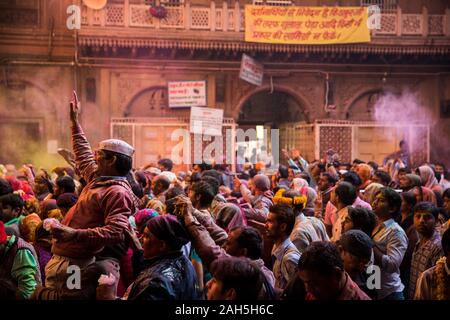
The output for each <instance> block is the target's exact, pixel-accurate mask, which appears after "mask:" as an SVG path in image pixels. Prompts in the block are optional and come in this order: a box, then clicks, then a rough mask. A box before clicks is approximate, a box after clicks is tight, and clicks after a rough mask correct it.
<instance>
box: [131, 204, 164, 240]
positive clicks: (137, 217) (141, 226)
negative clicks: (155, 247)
mask: <svg viewBox="0 0 450 320" xmlns="http://www.w3.org/2000/svg"><path fill="white" fill-rule="evenodd" d="M157 216H159V214H158V212H157V211H156V210H153V209H149V208H145V209H141V210H139V211H138V212H136V213H135V214H134V215H133V217H134V222H135V224H136V234H137V235H138V236H139V237H140V238H141V240H143V234H144V230H145V227H146V226H147V223H148V222H149V221H150V219H153V218H156V217H157Z"/></svg>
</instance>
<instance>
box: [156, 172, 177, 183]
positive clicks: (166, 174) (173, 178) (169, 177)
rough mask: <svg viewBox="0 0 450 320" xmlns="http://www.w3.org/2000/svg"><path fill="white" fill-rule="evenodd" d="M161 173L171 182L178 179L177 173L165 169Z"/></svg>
mask: <svg viewBox="0 0 450 320" xmlns="http://www.w3.org/2000/svg"><path fill="white" fill-rule="evenodd" d="M160 175H161V176H165V177H167V178H168V179H169V181H170V183H173V182H174V181H175V180H177V176H176V175H175V173H173V172H170V171H163V172H161V173H160Z"/></svg>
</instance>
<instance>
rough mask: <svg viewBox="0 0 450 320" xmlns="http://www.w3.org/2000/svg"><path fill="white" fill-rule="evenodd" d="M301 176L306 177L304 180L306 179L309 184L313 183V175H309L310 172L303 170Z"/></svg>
mask: <svg viewBox="0 0 450 320" xmlns="http://www.w3.org/2000/svg"><path fill="white" fill-rule="evenodd" d="M300 176H301V178H302V179H304V180H306V182H308V185H310V184H311V176H310V175H309V173H307V172H302V173H300Z"/></svg>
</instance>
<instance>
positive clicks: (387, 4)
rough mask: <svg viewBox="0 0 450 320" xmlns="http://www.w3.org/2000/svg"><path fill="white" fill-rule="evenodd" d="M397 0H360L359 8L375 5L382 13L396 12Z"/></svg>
mask: <svg viewBox="0 0 450 320" xmlns="http://www.w3.org/2000/svg"><path fill="white" fill-rule="evenodd" d="M397 4H398V0H361V6H371V5H377V6H379V7H380V9H381V10H382V11H385V12H386V11H395V10H397Z"/></svg>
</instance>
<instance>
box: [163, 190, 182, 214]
mask: <svg viewBox="0 0 450 320" xmlns="http://www.w3.org/2000/svg"><path fill="white" fill-rule="evenodd" d="M182 194H184V190H183V189H182V188H180V187H172V188H170V189H169V190H167V192H166V213H169V214H175V205H174V201H173V199H174V198H175V197H178V196H179V195H182Z"/></svg>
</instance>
